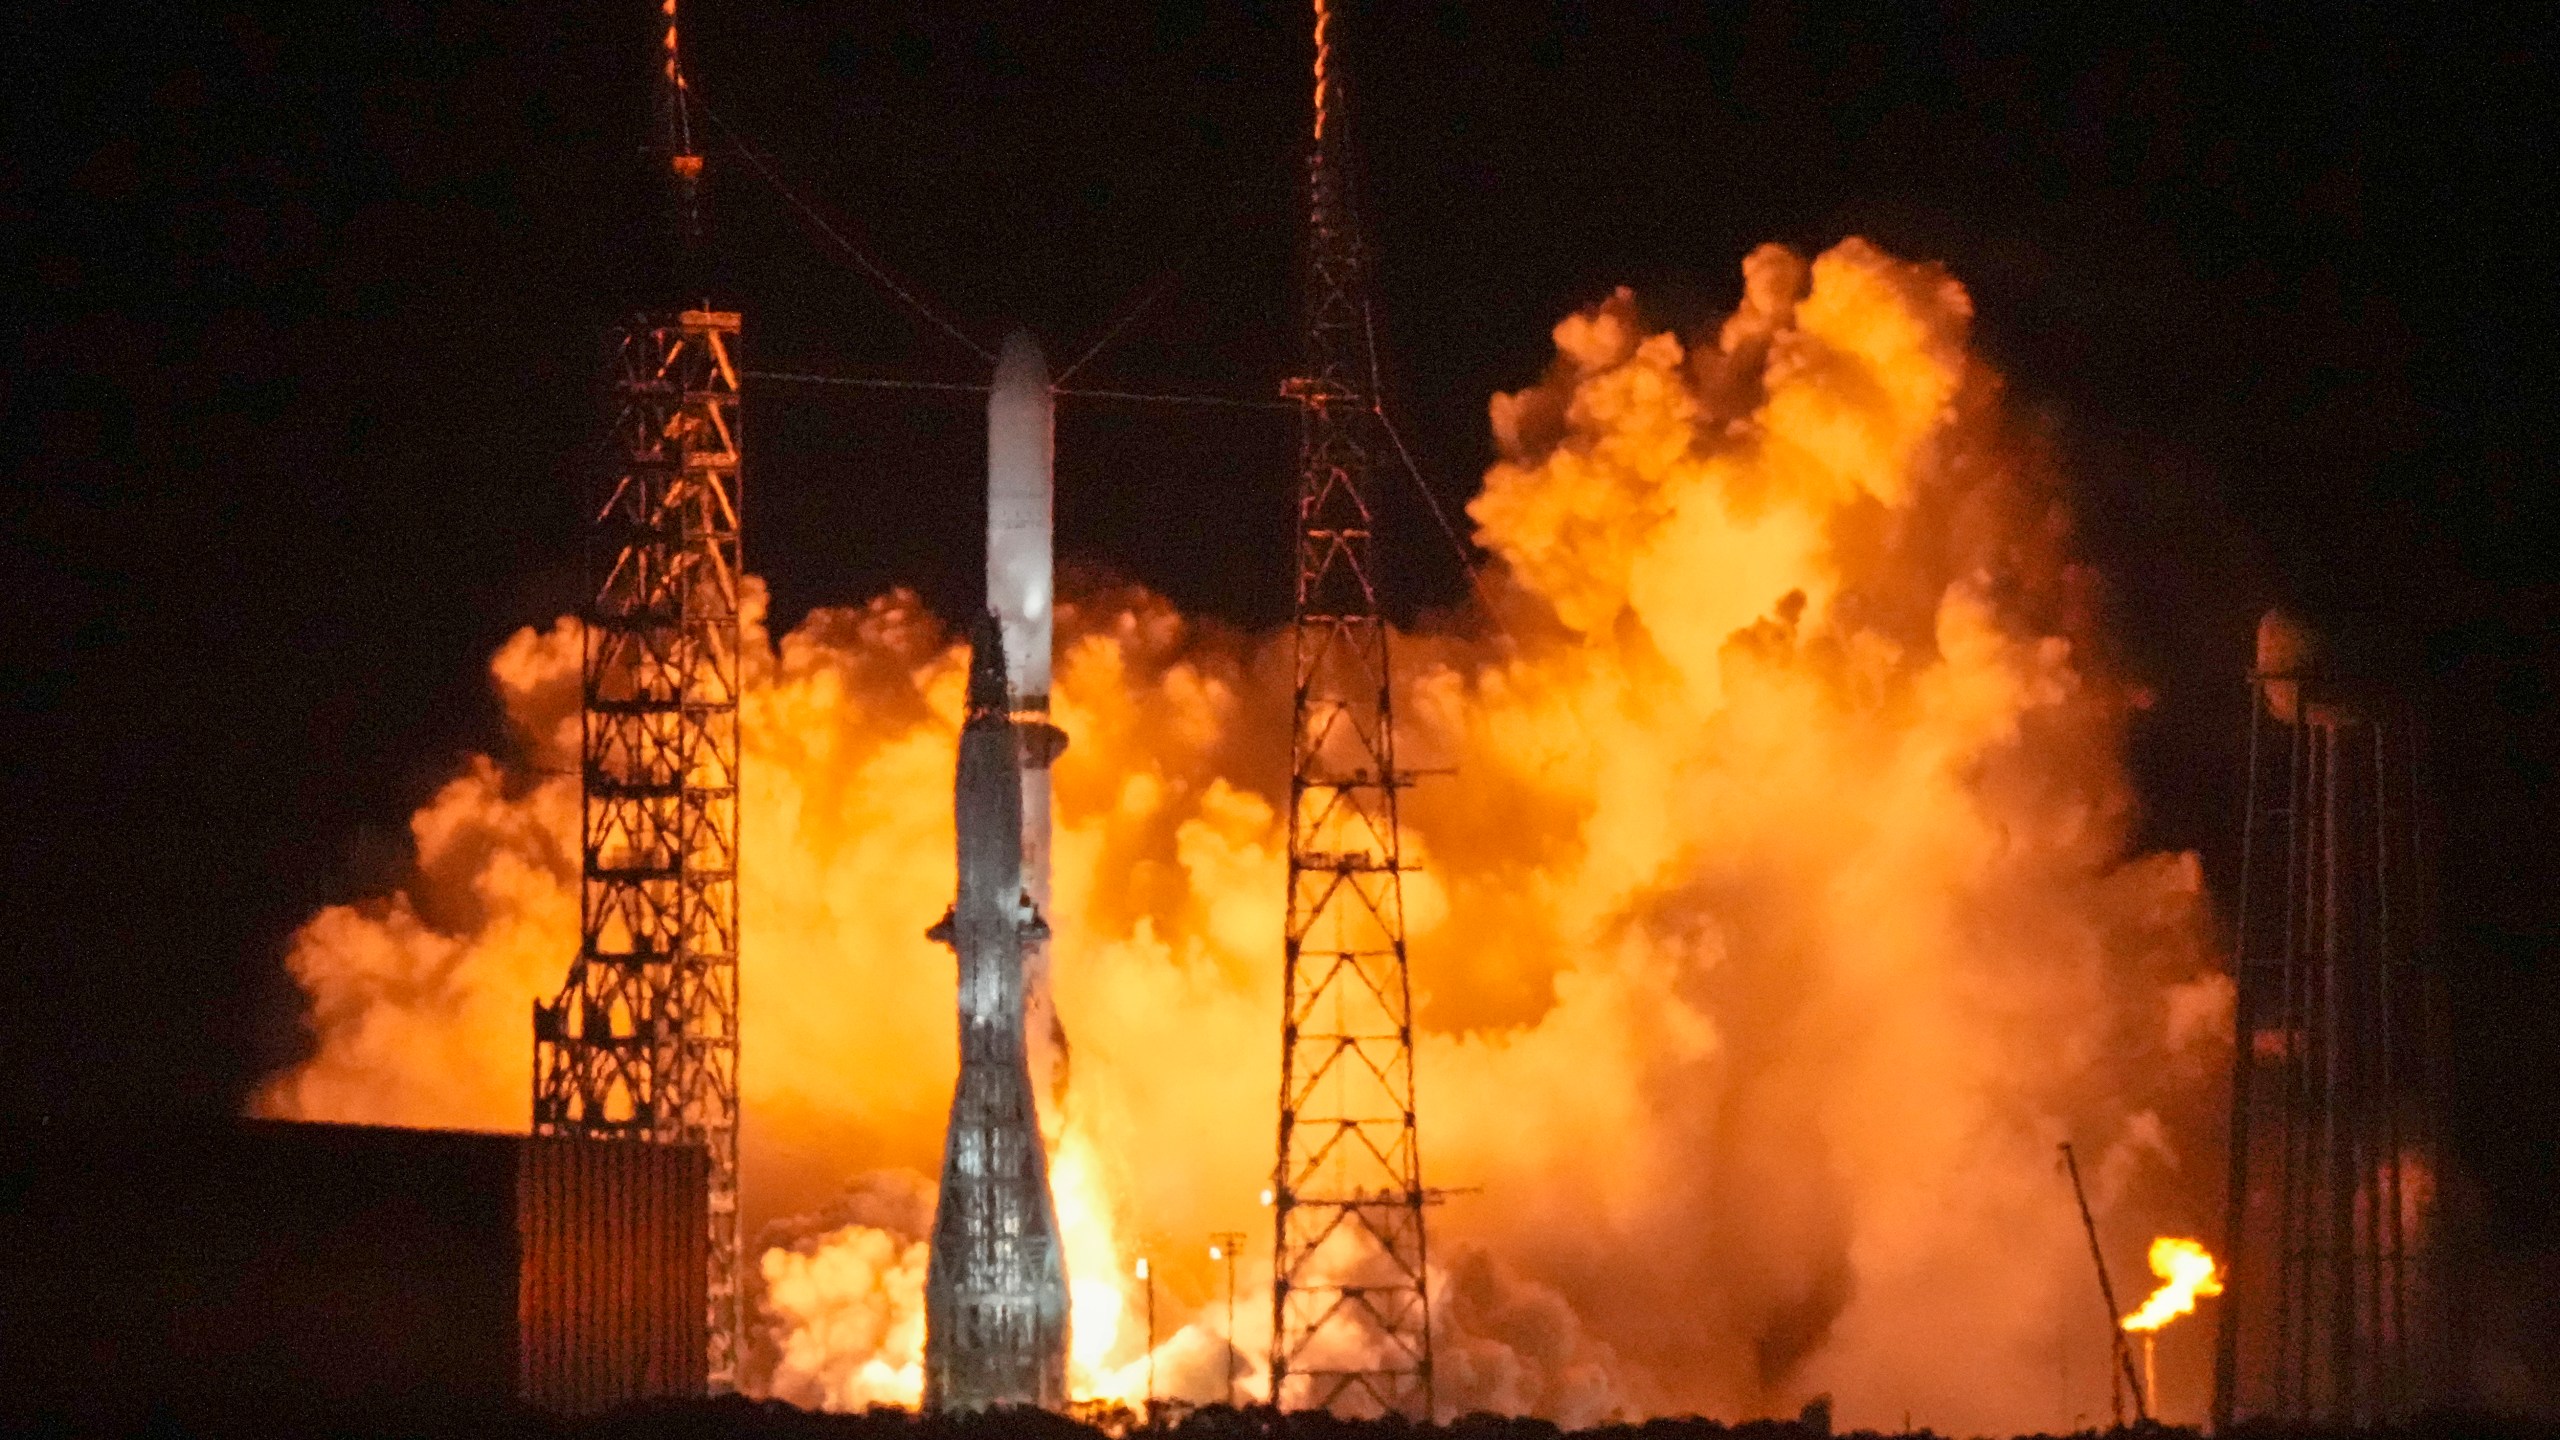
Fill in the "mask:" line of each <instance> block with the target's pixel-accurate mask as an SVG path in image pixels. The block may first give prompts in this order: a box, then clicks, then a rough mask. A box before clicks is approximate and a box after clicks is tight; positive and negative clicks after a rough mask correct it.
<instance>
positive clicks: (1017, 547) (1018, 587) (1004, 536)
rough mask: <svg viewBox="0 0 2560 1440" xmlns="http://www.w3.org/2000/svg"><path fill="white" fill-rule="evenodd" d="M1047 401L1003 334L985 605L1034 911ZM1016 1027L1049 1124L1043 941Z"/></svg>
mask: <svg viewBox="0 0 2560 1440" xmlns="http://www.w3.org/2000/svg"><path fill="white" fill-rule="evenodd" d="M1056 489H1057V410H1056V401H1055V399H1054V396H1053V394H1052V392H1051V390H1050V388H1049V365H1048V362H1047V361H1046V360H1044V359H1043V358H1041V354H1040V345H1039V342H1037V341H1035V340H1033V339H1032V338H1031V336H1030V335H1029V334H1028V333H1026V332H1024V331H1020V330H1016V331H1015V332H1013V333H1012V334H1011V335H1008V336H1006V337H1005V341H1004V347H1003V350H1002V351H1001V353H999V354H998V356H997V357H996V373H995V382H994V384H993V385H991V386H990V387H989V388H988V392H987V608H988V609H989V610H991V611H993V612H994V613H995V617H996V624H997V627H998V628H999V630H1001V632H1002V634H1003V637H1004V671H1005V675H1006V677H1007V682H1008V683H1007V688H1006V697H1005V698H1006V708H1007V709H1008V711H1009V712H1010V713H1011V714H1012V716H1013V720H1014V727H1015V733H1016V737H1017V740H1018V741H1019V746H1020V753H1021V758H1022V786H1021V789H1022V876H1023V885H1024V887H1025V888H1026V889H1027V890H1028V891H1029V892H1030V895H1031V899H1032V902H1033V903H1034V904H1036V905H1038V906H1039V907H1040V913H1042V914H1043V915H1046V914H1048V913H1049V898H1050V896H1049V841H1050V829H1051V823H1050V818H1049V762H1050V761H1051V760H1053V759H1055V758H1056V757H1057V754H1058V752H1059V750H1061V749H1063V748H1064V747H1065V744H1066V737H1065V736H1064V735H1063V734H1061V733H1060V732H1059V730H1058V728H1057V727H1056V726H1055V725H1052V724H1051V723H1049V662H1050V655H1051V651H1052V647H1053V645H1054V643H1055V641H1054V637H1053V629H1052V627H1053V625H1054V623H1055V613H1054V612H1055V600H1056V584H1055V578H1054V572H1055V566H1056V559H1055V557H1056V543H1055V538H1054V528H1053V526H1054V516H1055V509H1056V507H1055V495H1056ZM1023 974H1024V980H1023V987H1024V994H1023V1004H1024V1035H1025V1037H1026V1041H1027V1044H1028V1046H1029V1055H1030V1066H1031V1081H1032V1093H1033V1094H1034V1095H1035V1096H1037V1097H1038V1099H1039V1101H1040V1102H1041V1104H1042V1105H1044V1106H1045V1107H1047V1108H1046V1109H1045V1111H1044V1115H1043V1118H1044V1121H1045V1123H1046V1124H1047V1125H1048V1127H1049V1130H1050V1133H1052V1134H1054V1133H1056V1126H1057V1123H1058V1119H1059V1116H1058V1100H1059V1096H1060V1092H1061V1090H1062V1089H1063V1087H1064V1085H1065V1082H1066V1034H1065V1031H1064V1030H1063V1029H1062V1028H1061V1027H1060V1026H1059V1024H1058V1016H1057V1010H1056V1008H1055V1007H1054V1006H1053V1005H1052V1004H1051V1003H1050V998H1049V941H1048V938H1047V936H1046V935H1045V934H1044V935H1043V936H1041V937H1040V938H1039V939H1037V940H1035V941H1033V942H1032V945H1031V948H1030V950H1029V951H1028V952H1027V953H1026V954H1025V957H1024V960H1023Z"/></svg>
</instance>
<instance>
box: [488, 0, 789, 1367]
mask: <svg viewBox="0 0 2560 1440" xmlns="http://www.w3.org/2000/svg"><path fill="white" fill-rule="evenodd" d="M660 13H661V15H662V16H663V17H664V22H665V23H664V33H663V39H662V41H661V52H662V53H661V57H660V67H659V74H658V80H657V87H656V97H657V112H658V116H657V119H658V123H657V127H656V128H657V135H656V143H655V145H654V147H653V148H654V150H655V152H656V155H655V158H656V159H657V161H658V162H659V163H661V164H662V165H663V166H664V167H665V169H664V175H663V180H664V184H665V193H664V200H665V204H666V208H667V223H668V229H669V236H668V238H669V240H670V241H671V242H672V244H671V254H672V256H673V257H674V261H675V264H674V267H673V268H674V270H675V272H676V273H675V274H674V275H672V276H671V277H669V286H668V288H669V289H671V290H675V291H676V292H677V293H679V294H681V293H684V290H685V287H686V286H687V284H688V282H690V281H692V280H693V278H694V277H693V275H692V274H691V273H690V272H691V271H692V268H693V260H694V257H695V256H696V254H697V253H698V251H699V249H700V243H701V228H702V222H701V203H700V186H701V179H702V155H701V152H700V151H699V150H697V149H696V148H695V146H694V141H693V127H692V119H691V115H690V99H689V97H688V96H687V94H686V90H685V78H684V70H683V67H682V65H681V64H680V63H679V59H678V51H677V47H676V39H677V37H676V6H675V0H664V3H663V7H662V9H661V11H660ZM612 345H613V361H612V367H613V368H612V372H611V375H612V380H611V385H612V396H611V402H610V404H611V423H610V433H609V436H608V440H607V444H608V445H609V447H610V452H611V454H610V459H611V464H610V466H609V468H606V469H604V470H603V472H602V474H601V483H600V485H599V487H598V491H597V493H596V495H595V496H594V498H593V502H592V504H591V506H590V508H589V512H588V513H589V515H590V517H591V520H592V526H593V528H592V529H591V531H590V532H589V536H588V547H589V548H588V559H587V564H588V574H589V581H590V589H589V593H588V600H587V603H586V606H585V609H584V611H583V612H582V614H581V615H580V617H579V618H580V622H581V623H580V627H579V628H580V632H581V635H582V637H583V646H584V652H583V656H582V661H581V682H580V683H581V690H580V695H581V704H582V709H583V720H582V724H581V742H580V755H579V780H580V786H581V791H582V798H581V801H580V804H579V867H580V880H579V886H578V953H577V956H576V958H575V959H574V960H573V961H572V962H571V964H570V968H569V976H568V981H567V983H566V984H564V985H563V986H562V987H561V989H560V993H559V994H558V996H556V997H555V998H554V999H552V1000H551V1001H550V1002H548V1003H544V1002H540V1001H537V1002H535V1004H534V1008H533V1057H534V1059H533V1131H534V1133H535V1134H537V1135H575V1136H587V1137H593V1138H609V1139H623V1140H645V1141H657V1142H660V1143H665V1144H682V1145H698V1146H700V1147H702V1149H703V1150H704V1151H705V1152H707V1154H708V1155H709V1157H710V1187H709V1206H708V1215H707V1217H706V1223H707V1225H708V1227H709V1241H710V1244H709V1251H708V1256H709V1258H708V1267H709V1268H708V1274H707V1276H706V1285H705V1293H706V1295H707V1297H708V1310H709V1313H708V1316H707V1317H706V1318H707V1321H708V1336H709V1339H708V1345H709V1351H710V1353H709V1368H708V1372H707V1374H708V1383H709V1385H710V1387H711V1388H712V1389H713V1390H715V1391H721V1390H731V1389H735V1388H736V1386H737V1383H738V1356H739V1349H740V1346H741V1343H742V1339H743V1325H744V1316H743V1314H742V1313H741V1286H740V1275H739V1263H740V1249H739V1235H738V762H739V751H738V739H739V737H738V695H739V690H740V683H741V679H740V672H739V648H740V646H739V603H738V602H739V589H740V584H741V582H742V580H743V578H744V573H745V572H744V571H743V570H742V569H741V566H740V556H739V536H738V528H739V526H738V522H739V498H740V496H739V489H738V485H739V438H740V437H739V429H738V364H737V347H738V316H737V314H736V313H735V312H734V311H725V310H714V309H712V308H711V307H710V306H709V305H708V304H707V303H704V304H698V305H693V306H678V307H675V308H672V309H668V310H664V311H655V312H649V313H643V314H641V315H639V316H637V317H635V318H634V319H632V320H631V321H630V322H629V323H628V324H626V325H624V326H623V327H621V329H620V330H618V331H617V332H616V333H615V335H614V336H613V340H612Z"/></svg>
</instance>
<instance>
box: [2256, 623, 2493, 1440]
mask: <svg viewBox="0 0 2560 1440" xmlns="http://www.w3.org/2000/svg"><path fill="white" fill-rule="evenodd" d="M2251 688H2252V706H2251V721H2250V739H2249V766H2250V775H2249V792H2248V830H2247V832H2246V840H2245V845H2246V848H2245V850H2244V852H2243V857H2242V861H2241V892H2240V904H2239V907H2238V909H2239V916H2238V918H2239V938H2238V943H2237V945H2236V947H2235V955H2236V963H2235V966H2234V970H2235V974H2236V977H2237V981H2238V991H2239V993H2238V1005H2237V1016H2236V1037H2235V1038H2236V1044H2235V1046H2234V1055H2233V1061H2232V1065H2233V1069H2232V1105H2231V1174H2230V1181H2229V1184H2230V1190H2229V1195H2228V1206H2229V1208H2228V1211H2227V1213H2226V1216H2225V1227H2224V1238H2223V1245H2224V1248H2225V1251H2226V1254H2225V1256H2224V1259H2225V1261H2226V1263H2227V1266H2228V1269H2229V1273H2230V1277H2231V1278H2230V1280H2229V1282H2228V1289H2227V1291H2226V1296H2225V1299H2224V1300H2223V1303H2222V1313H2221V1316H2220V1329H2219V1333H2218V1336H2217V1341H2218V1343H2217V1347H2216V1352H2215V1366H2214V1410H2213V1419H2214V1425H2215V1428H2216V1429H2217V1430H2222V1429H2226V1428H2227V1427H2229V1426H2230V1425H2231V1424H2232V1423H2233V1421H2235V1420H2240V1421H2250V1420H2263V1421H2275V1422H2278V1423H2292V1424H2304V1425H2317V1426H2332V1427H2345V1426H2355V1427H2366V1426H2376V1425H2388V1424H2393V1423H2397V1422H2402V1421H2406V1420H2408V1419H2409V1418H2410V1417H2411V1416H2413V1415H2414V1414H2416V1413H2417V1412H2418V1411H2420V1410H2422V1409H2425V1408H2427V1407H2429V1406H2431V1405H2434V1404H2438V1403H2441V1402H2442V1401H2443V1400H2444V1399H2445V1398H2446V1391H2445V1384H2446V1380H2447V1378H2448V1376H2449V1364H2448V1360H2449V1351H2448V1348H2447V1346H2448V1328H2447V1321H2448V1318H2449V1312H2448V1310H2447V1308H2446V1301H2447V1295H2446V1292H2445V1287H2444V1267H2443V1264H2442V1258H2441V1257H2442V1253H2443V1251H2442V1246H2441V1244H2440V1238H2441V1235H2442V1230H2443V1226H2442V1223H2441V1219H2440V1217H2441V1215H2442V1213H2443V1197H2442V1191H2443V1188H2444V1184H2445V1175H2444V1173H2443V1169H2442V1152H2441V1150H2440V1149H2439V1147H2438V1144H2437V1135H2438V1120H2439V1115H2440V1106H2441V1098H2440V1091H2439V1088H2438V1086H2439V1084H2440V1081H2441V1075H2442V1069H2441V1067H2442V1063H2443V1055H2444V1032H2443V1019H2442V1007H2441V1004H2440V1002H2439V999H2438V995H2439V991H2438V989H2437V984H2436V979H2435V977H2434V975H2433V974H2432V973H2431V971H2430V970H2429V968H2428V967H2427V966H2425V965H2424V964H2423V963H2422V958H2423V955H2424V952H2425V951H2426V950H2427V948H2428V947H2427V945H2426V944H2425V940H2424V937H2425V936H2426V934H2427V928H2426V927H2427V921H2426V917H2425V915H2424V914H2423V906H2422V900H2423V894H2422V887H2421V885H2420V884H2419V881H2420V877H2421V875H2422V874H2423V871H2422V869H2421V865H2420V860H2421V854H2420V849H2419V841H2420V827H2419V807H2418V761H2417V746H2416V727H2415V725H2414V723H2413V722H2412V720H2411V717H2410V714H2409V707H2408V706H2407V705H2406V704H2405V702H2402V701H2400V700H2398V699H2397V698H2395V697H2393V696H2391V695H2390V694H2388V693H2387V692H2385V691H2383V690H2381V689H2380V688H2378V687H2376V686H2374V685H2372V684H2370V683H2364V682H2362V681H2361V680H2360V678H2359V677H2358V676H2356V674H2355V673H2354V671H2353V669H2352V668H2351V667H2348V666H2346V665H2343V664H2340V663H2338V661H2337V660H2336V659H2335V658H2334V657H2331V656H2328V655H2325V654H2324V653H2322V647H2321V644H2320V642H2319V641H2318V640H2317V639H2316V638H2315V637H2314V636H2312V635H2311V634H2310V632H2308V631H2306V630H2304V629H2303V628H2301V627H2300V626H2299V625H2297V624H2294V623H2293V622H2291V621H2289V620H2287V619H2285V618H2284V617H2282V616H2280V615H2274V614H2270V615H2269V616H2267V618H2266V620H2265V621H2264V622H2263V623H2262V624H2261V625H2260V626H2259V630H2258V663H2257V669H2256V672H2255V673H2254V674H2253V676H2252V677H2251Z"/></svg>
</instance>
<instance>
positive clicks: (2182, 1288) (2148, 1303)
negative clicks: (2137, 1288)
mask: <svg viewBox="0 0 2560 1440" xmlns="http://www.w3.org/2000/svg"><path fill="white" fill-rule="evenodd" d="M2219 1269H2220V1267H2218V1266H2216V1265H2215V1264H2214V1261H2213V1256H2212V1255H2210V1254H2208V1253H2207V1252H2206V1250H2205V1248H2204V1247H2203V1246H2202V1245H2199V1244H2197V1243H2196V1242H2195V1241H2193V1240H2179V1239H2174V1238H2172V1237H2170V1236H2167V1235H2163V1236H2161V1237H2160V1238H2159V1239H2157V1240H2154V1241H2152V1242H2151V1273H2152V1274H2154V1275H2157V1276H2159V1277H2160V1288H2159V1289H2157V1290H2154V1291H2152V1292H2151V1298H2150V1299H2148V1300H2145V1301H2143V1302H2142V1308H2141V1309H2139V1310H2136V1311H2134V1312H2133V1313H2132V1314H2130V1315H2127V1316H2126V1317H2124V1328H2125V1329H2127V1330H2130V1331H2132V1332H2134V1333H2135V1334H2137V1335H2143V1334H2149V1333H2151V1332H2152V1331H2155V1330H2158V1329H2159V1328H2160V1327H2161V1326H2163V1325H2166V1324H2168V1323H2169V1322H2170V1321H2172V1320H2175V1319H2177V1318H2178V1317H2179V1316H2181V1315H2192V1314H2194V1313H2195V1309H2196V1301H2197V1300H2198V1299H2201V1298H2203V1297H2205V1296H2208V1295H2219V1294H2221V1293H2222V1276H2221V1274H2220V1273H2219Z"/></svg>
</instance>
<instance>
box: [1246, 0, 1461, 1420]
mask: <svg viewBox="0 0 2560 1440" xmlns="http://www.w3.org/2000/svg"><path fill="white" fill-rule="evenodd" d="M1331 12H1332V7H1331V5H1330V4H1329V3H1328V0H1316V3H1315V39H1316V54H1315V126H1314V144H1313V146H1312V147H1311V149H1310V151H1309V154H1308V158H1307V220H1308V226H1307V236H1306V255H1305V266H1306V270H1305V287H1306V293H1305V296H1304V304H1305V307H1306V308H1305V316H1304V320H1305V347H1306V348H1305V355H1304V368H1303V369H1302V370H1301V371H1300V372H1299V374H1298V376H1297V377H1296V378H1295V379H1293V380H1291V381H1290V382H1289V384H1288V387H1287V392H1288V394H1289V395H1290V397H1291V398H1293V399H1295V400H1296V401H1297V402H1298V404H1299V407H1300V427H1299V451H1298V454H1299V470H1298V491H1297V515H1298V519H1297V609H1296V625H1295V644H1294V651H1295V656H1296V687H1295V693H1296V700H1295V712H1296V713H1295V723H1294V725H1293V728H1292V742H1291V747H1290V761H1291V768H1290V780H1289V871H1288V886H1289V894H1288V922H1287V931H1286V936H1285V945H1286V949H1285V955H1284V967H1283V977H1284V978H1283V981H1282V1004H1283V1011H1282V1032H1281V1058H1280V1134H1279V1157H1278V1163H1277V1165H1276V1167H1275V1173H1274V1179H1273V1186H1272V1203H1273V1208H1274V1211H1275V1219H1274V1222H1273V1226H1274V1234H1273V1241H1274V1243H1273V1251H1272V1287H1271V1311H1272V1335H1271V1400H1272V1402H1273V1403H1274V1404H1275V1405H1279V1406H1281V1407H1284V1408H1292V1409H1299V1408H1323V1409H1332V1410H1337V1411H1340V1412H1342V1413H1345V1414H1387V1413H1395V1414H1402V1415H1405V1416H1408V1417H1410V1418H1414V1419H1428V1418H1429V1417H1430V1415H1431V1410H1432V1393H1431V1310H1430V1303H1429V1296H1428V1293H1427V1286H1426V1280H1427V1265H1426V1260H1427V1255H1426V1250H1425V1245H1424V1234H1423V1229H1424V1227H1423V1216H1424V1207H1425V1205H1426V1204H1427V1203H1428V1202H1427V1196H1426V1194H1425V1192H1424V1189H1423V1185H1422V1155H1421V1150H1420V1147H1419V1145H1418V1143H1417V1135H1416V1130H1415V1124H1414V1076H1413V991H1412V985H1411V982H1410V980H1409V978H1408V976H1407V972H1406V963H1405V962H1406V956H1405V918H1404V888H1403V878H1402V872H1403V870H1404V868H1405V861H1404V852H1403V845H1402V841H1401V838H1400V835H1399V830H1398V821H1397V814H1396V800H1397V792H1398V791H1399V790H1400V789H1401V788H1402V787H1403V786H1404V785H1405V784H1406V783H1407V781H1406V777H1405V775H1404V774H1403V773H1402V772H1401V771H1399V770H1398V769H1397V766H1396V750H1395V725H1394V707H1393V703H1392V700H1391V695H1390V678H1391V677H1390V673H1389V669H1388V655H1387V627H1386V623H1385V621H1384V619H1383V618H1382V617H1381V615H1380V614H1379V608H1378V572H1377V568H1376V556H1377V547H1376V543H1375V541H1376V536H1375V529H1374V521H1375V511H1374V509H1373V506H1372V503H1371V502H1372V499H1373V496H1372V493H1371V471H1372V461H1373V459H1374V458H1375V457H1376V455H1377V448H1378V444H1379V441H1380V431H1381V429H1382V426H1381V422H1380V417H1379V413H1378V383H1377V373H1378V367H1377V353H1376V348H1375V343H1374V339H1373V335H1372V330H1371V321H1370V312H1369V302H1368V286H1367V279H1366V275H1365V273H1364V272H1365V264H1366V259H1365V256H1364V255H1363V253H1362V246H1361V241H1360V232H1359V227H1358V225H1357V223H1356V220H1355V217H1354V215H1353V212H1352V206H1351V202H1350V194H1349V185H1348V178H1349V177H1348V176H1347V174H1346V173H1345V170H1346V161H1347V160H1348V155H1347V153H1346V148H1345V146H1344V144H1343V139H1342V133H1341V126H1340V116H1339V115H1338V114H1335V113H1333V109H1334V104H1333V102H1334V100H1335V98H1336V91H1337V89H1338V85H1337V82H1336V79H1335V76H1334V74H1333V68H1332V67H1333V53H1332V35H1331V29H1332V24H1333V15H1332V13H1331Z"/></svg>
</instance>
